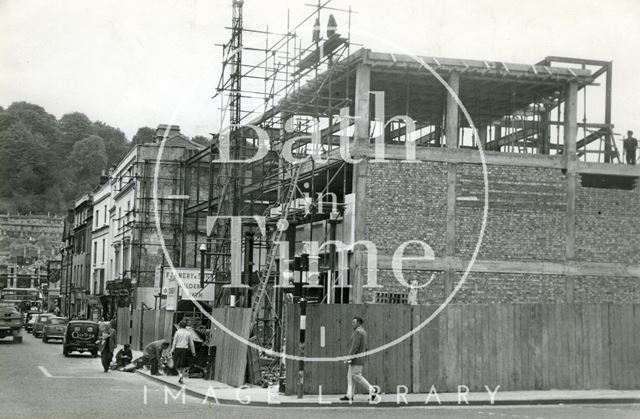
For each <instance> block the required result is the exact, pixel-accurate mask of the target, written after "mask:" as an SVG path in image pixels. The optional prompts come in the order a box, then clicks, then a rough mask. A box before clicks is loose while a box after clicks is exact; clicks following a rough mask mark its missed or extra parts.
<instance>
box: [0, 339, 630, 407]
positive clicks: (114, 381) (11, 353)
mask: <svg viewBox="0 0 640 419" xmlns="http://www.w3.org/2000/svg"><path fill="white" fill-rule="evenodd" d="M23 336H24V340H23V343H22V344H13V343H11V341H10V340H9V339H4V340H0V383H1V384H2V387H1V388H0V418H52V417H54V418H60V417H64V418H86V417H91V418H92V419H98V418H118V419H123V418H129V417H136V418H147V417H148V418H175V417H205V416H206V417H215V418H233V419H236V418H237V419H241V418H246V417H259V418H278V419H299V418H301V417H304V418H305V419H322V418H327V417H329V418H331V419H339V418H348V419H389V418H390V417H393V418H394V419H395V418H398V419H404V418H416V419H417V418H424V417H429V418H436V419H469V418H471V419H485V418H489V417H493V418H495V417H499V418H501V419H509V418H513V419H542V418H563V419H564V418H566V419H574V418H578V419H602V418H608V417H613V418H623V419H635V418H640V404H637V403H635V401H634V403H624V401H625V399H624V398H619V397H618V398H616V397H608V398H607V403H606V404H605V403H600V404H589V403H588V402H589V401H593V400H595V399H594V398H583V399H582V400H580V399H578V398H574V399H573V401H575V404H563V405H559V404H549V405H531V404H526V405H525V404H523V405H501V406H499V405H484V406H481V405H456V404H452V405H447V406H445V405H438V404H437V403H431V402H430V403H429V404H428V405H426V406H425V405H424V404H419V405H418V404H416V405H409V406H404V407H402V408H397V406H395V405H392V404H386V405H376V406H375V407H376V408H371V407H372V406H369V405H368V404H367V403H366V402H365V396H364V395H361V396H359V400H356V402H354V403H353V404H352V405H349V404H348V403H340V402H338V401H337V396H335V395H334V396H327V400H329V401H331V402H332V404H331V405H321V406H319V405H318V404H317V396H307V397H305V399H303V400H302V401H296V400H293V401H296V403H297V404H294V403H290V402H289V401H290V400H291V399H295V397H285V396H282V395H277V397H278V398H279V399H280V401H281V404H280V405H273V404H265V403H264V401H265V400H266V401H268V399H265V397H266V391H265V389H261V388H257V387H250V388H249V389H241V390H240V396H241V397H240V398H241V400H243V402H245V403H246V402H249V403H250V404H247V405H243V404H242V403H239V402H238V401H237V398H236V397H235V395H236V391H237V389H234V388H232V387H229V386H227V385H225V384H222V383H216V382H211V381H205V380H199V379H190V380H187V384H186V386H185V392H180V390H181V387H178V386H177V377H161V380H157V379H155V377H154V379H151V378H149V377H148V376H146V375H144V374H132V373H124V372H118V371H111V372H109V373H106V374H105V373H104V372H103V371H102V366H101V364H100V359H99V358H92V357H91V356H89V355H87V354H84V355H82V354H78V355H76V354H72V356H70V357H68V358H65V357H64V356H63V355H62V345H61V344H60V342H51V343H43V342H42V341H41V340H40V339H35V338H34V337H33V336H32V335H30V334H26V333H24V334H23ZM209 385H211V386H212V388H213V390H214V391H215V392H216V396H217V398H218V400H217V401H218V403H216V400H215V399H213V397H211V395H210V397H208V398H207V400H203V399H204V397H203V396H202V393H200V394H198V391H200V392H202V391H203V390H204V389H205V388H208V387H209ZM273 390H274V389H272V391H273ZM243 392H244V393H243ZM205 394H206V392H205ZM612 395H613V393H610V394H609V396H612ZM243 396H244V397H243ZM247 396H252V397H253V400H251V399H247ZM636 396H637V394H636ZM261 397H262V398H261ZM388 397H390V396H389V395H384V396H383V398H385V399H386V398H388ZM407 397H408V400H410V401H412V400H414V399H412V397H417V398H418V399H419V396H412V395H409V396H407ZM440 397H441V400H442V401H443V404H444V401H446V400H455V399H452V397H453V396H452V395H446V394H441V395H440ZM501 397H502V396H501V395H500V392H498V394H497V395H496V400H501ZM233 399H236V400H235V403H236V404H233V402H234V400H233ZM470 399H471V397H470ZM227 400H230V401H229V402H227ZM627 400H630V399H627ZM260 401H262V403H260ZM271 401H272V402H273V401H274V400H273V399H272V400H271ZM527 403H529V401H527ZM276 406H280V407H286V408H284V409H281V408H274V407H276Z"/></svg>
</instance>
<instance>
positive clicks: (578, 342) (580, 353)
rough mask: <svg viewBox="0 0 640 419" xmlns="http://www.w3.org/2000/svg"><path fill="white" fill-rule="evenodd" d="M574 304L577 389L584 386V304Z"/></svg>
mask: <svg viewBox="0 0 640 419" xmlns="http://www.w3.org/2000/svg"><path fill="white" fill-rule="evenodd" d="M572 306H573V320H574V323H573V325H574V327H573V330H574V331H575V332H574V333H575V352H574V362H575V380H576V381H575V387H573V388H577V389H583V388H584V366H583V357H584V347H583V346H582V306H581V305H580V304H572Z"/></svg>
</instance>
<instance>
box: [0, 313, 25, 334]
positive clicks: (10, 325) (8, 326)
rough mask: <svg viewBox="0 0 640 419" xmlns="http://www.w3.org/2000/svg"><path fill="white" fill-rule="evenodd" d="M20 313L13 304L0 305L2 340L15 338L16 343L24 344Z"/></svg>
mask: <svg viewBox="0 0 640 419" xmlns="http://www.w3.org/2000/svg"><path fill="white" fill-rule="evenodd" d="M21 331H22V321H21V318H20V312H19V311H18V310H17V309H16V307H15V306H14V305H13V304H0V339H4V338H5V337H7V336H12V337H13V342H14V343H22V336H20V332H21Z"/></svg>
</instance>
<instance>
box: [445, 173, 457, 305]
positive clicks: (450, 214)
mask: <svg viewBox="0 0 640 419" xmlns="http://www.w3.org/2000/svg"><path fill="white" fill-rule="evenodd" d="M456 182H457V171H456V165H455V163H448V164H447V231H446V244H445V253H446V255H447V265H448V266H447V271H446V277H445V293H446V295H449V294H451V292H452V291H453V288H454V287H455V284H456V282H458V281H457V275H456V270H455V268H454V267H453V266H451V261H452V260H453V258H454V257H455V255H456Z"/></svg>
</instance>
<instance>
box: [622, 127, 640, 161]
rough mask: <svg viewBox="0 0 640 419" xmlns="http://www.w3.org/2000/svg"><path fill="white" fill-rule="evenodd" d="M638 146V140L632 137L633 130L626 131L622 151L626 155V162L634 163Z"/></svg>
mask: <svg viewBox="0 0 640 419" xmlns="http://www.w3.org/2000/svg"><path fill="white" fill-rule="evenodd" d="M637 148H638V140H636V139H635V138H633V131H631V130H629V131H627V138H625V139H624V152H625V154H626V156H627V158H626V161H627V164H634V165H635V164H636V149H637Z"/></svg>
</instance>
